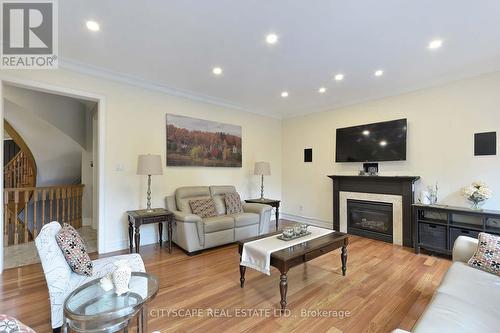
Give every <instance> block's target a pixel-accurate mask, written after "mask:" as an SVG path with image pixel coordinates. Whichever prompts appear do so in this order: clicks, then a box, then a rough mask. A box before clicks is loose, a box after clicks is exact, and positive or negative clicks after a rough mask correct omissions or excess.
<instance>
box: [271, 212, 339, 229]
mask: <svg viewBox="0 0 500 333" xmlns="http://www.w3.org/2000/svg"><path fill="white" fill-rule="evenodd" d="M280 218H283V219H286V220H291V221H295V222H299V223H306V224H310V225H314V226H316V227H321V228H327V229H333V222H332V221H326V220H320V219H317V218H314V217H306V216H300V215H294V214H287V213H280Z"/></svg>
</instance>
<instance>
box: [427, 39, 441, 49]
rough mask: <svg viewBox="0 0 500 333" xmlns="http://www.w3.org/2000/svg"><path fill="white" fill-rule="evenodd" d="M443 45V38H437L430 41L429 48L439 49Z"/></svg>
mask: <svg viewBox="0 0 500 333" xmlns="http://www.w3.org/2000/svg"><path fill="white" fill-rule="evenodd" d="M441 46H443V41H442V40H441V39H435V40H433V41H431V42H430V43H429V46H428V48H429V49H431V50H435V49H439V48H440V47H441Z"/></svg>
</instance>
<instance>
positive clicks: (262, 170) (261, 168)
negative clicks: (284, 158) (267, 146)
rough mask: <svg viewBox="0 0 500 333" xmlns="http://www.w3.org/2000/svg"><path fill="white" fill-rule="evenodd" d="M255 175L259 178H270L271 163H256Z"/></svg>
mask: <svg viewBox="0 0 500 333" xmlns="http://www.w3.org/2000/svg"><path fill="white" fill-rule="evenodd" d="M254 174H255V175H259V176H270V175H271V165H270V164H269V162H256V163H255V170H254Z"/></svg>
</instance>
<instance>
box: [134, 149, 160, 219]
mask: <svg viewBox="0 0 500 333" xmlns="http://www.w3.org/2000/svg"><path fill="white" fill-rule="evenodd" d="M137 174H138V175H147V176H148V193H147V198H148V208H147V211H148V212H152V211H153V210H152V209H151V176H152V175H163V169H162V165H161V156H160V155H151V154H147V155H139V160H138V162H137Z"/></svg>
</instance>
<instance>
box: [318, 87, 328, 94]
mask: <svg viewBox="0 0 500 333" xmlns="http://www.w3.org/2000/svg"><path fill="white" fill-rule="evenodd" d="M318 92H319V93H320V94H324V93H326V88H325V87H321V88H319V89H318Z"/></svg>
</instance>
